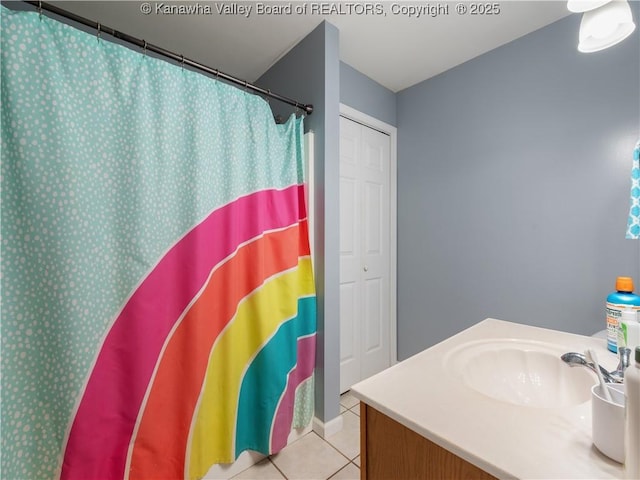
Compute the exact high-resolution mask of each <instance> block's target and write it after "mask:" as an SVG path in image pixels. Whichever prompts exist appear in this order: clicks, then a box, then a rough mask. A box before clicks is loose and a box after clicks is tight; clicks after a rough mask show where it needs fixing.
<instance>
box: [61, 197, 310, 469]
mask: <svg viewBox="0 0 640 480" xmlns="http://www.w3.org/2000/svg"><path fill="white" fill-rule="evenodd" d="M238 218H243V219H247V221H245V222H238V221H237V220H236V219H238ZM220 232H228V233H227V235H226V236H225V237H224V239H222V241H220V238H219V237H220ZM307 238H308V237H307V222H306V216H305V215H304V191H303V188H302V187H300V186H297V185H294V186H292V187H290V188H287V189H285V190H267V191H260V192H255V193H253V194H251V195H248V196H246V197H243V198H241V199H238V200H236V201H234V202H232V203H230V204H228V205H225V206H224V207H222V208H220V209H218V210H216V211H214V212H213V213H211V215H209V216H208V217H207V218H206V219H205V220H204V221H203V222H202V223H200V224H199V225H197V226H196V227H195V228H194V229H192V230H191V231H190V232H189V233H188V234H187V235H185V236H184V238H182V239H181V240H180V241H179V242H178V243H176V244H175V245H174V246H173V247H172V248H171V249H170V250H169V251H168V252H167V254H166V255H165V256H164V257H163V258H162V259H161V260H160V262H159V263H158V264H157V265H156V266H155V268H154V269H153V270H152V271H151V273H150V274H149V275H148V276H147V277H146V278H145V279H144V280H143V281H142V283H141V285H140V286H139V287H138V289H137V290H136V291H135V292H134V294H133V295H132V296H131V298H130V299H129V301H128V302H127V303H126V305H125V307H124V309H123V310H122V312H121V313H120V314H119V315H118V317H117V319H116V320H115V322H114V324H113V325H112V327H111V329H110V331H109V333H108V334H107V336H106V338H105V341H104V343H103V345H102V348H101V351H100V353H99V355H98V357H97V360H96V363H95V366H94V367H93V370H92V372H91V376H90V378H89V381H88V383H87V386H86V388H85V391H84V394H83V396H82V401H81V403H80V405H79V407H78V410H77V413H76V415H75V418H74V421H73V425H72V427H71V431H70V433H69V437H68V440H67V446H66V450H65V454H64V461H63V465H62V474H61V478H63V479H78V480H82V479H87V478H126V477H128V478H131V479H133V478H139V479H148V478H180V477H181V476H182V475H183V474H185V477H188V478H201V477H202V476H204V475H205V474H206V472H207V471H208V469H209V467H211V465H213V464H215V463H229V462H232V461H233V460H234V459H235V458H236V457H237V454H238V453H239V452H242V451H244V450H247V449H252V450H256V451H259V452H263V453H265V454H269V453H273V452H277V451H278V450H280V449H282V448H283V447H284V446H285V445H286V443H287V437H288V434H289V431H290V430H291V423H292V413H293V400H294V396H295V391H296V388H297V387H298V386H299V385H300V383H301V382H302V381H304V380H306V379H308V378H309V377H310V376H311V374H312V373H313V364H314V357H313V355H314V349H315V313H316V312H315V296H314V285H313V276H312V272H311V261H310V258H309V243H308V241H306V239H307ZM238 272H246V274H244V275H239V274H238ZM292 343H293V344H294V345H295V344H296V343H297V346H298V348H297V349H291V348H290V347H291V344H292ZM113 385H121V386H127V391H126V392H122V391H118V390H117V389H112V388H111V387H112V386H113ZM175 389H179V392H180V394H179V395H175V394H172V391H173V390H175ZM124 400H126V401H124ZM168 412H170V413H169V414H168ZM176 415H177V416H178V417H179V418H176ZM114 419H118V421H116V422H114ZM105 451H107V452H110V455H109V461H108V462H107V463H104V464H103V462H101V459H102V458H103V457H104V452H105Z"/></svg>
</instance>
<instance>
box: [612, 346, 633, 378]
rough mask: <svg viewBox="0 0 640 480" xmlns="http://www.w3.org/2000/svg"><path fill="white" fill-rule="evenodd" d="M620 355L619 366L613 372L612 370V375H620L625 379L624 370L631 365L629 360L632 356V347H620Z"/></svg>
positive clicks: (619, 376)
mask: <svg viewBox="0 0 640 480" xmlns="http://www.w3.org/2000/svg"><path fill="white" fill-rule="evenodd" d="M618 356H619V357H620V361H619V362H618V366H617V367H616V369H615V370H614V371H613V372H611V375H613V376H615V377H618V378H620V379H623V378H624V371H625V370H626V369H627V367H628V366H629V362H630V358H631V349H630V348H627V347H619V348H618Z"/></svg>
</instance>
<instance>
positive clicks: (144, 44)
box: [142, 40, 147, 55]
mask: <svg viewBox="0 0 640 480" xmlns="http://www.w3.org/2000/svg"><path fill="white" fill-rule="evenodd" d="M142 42H143V46H142V54H143V55H146V54H147V41H146V40H142Z"/></svg>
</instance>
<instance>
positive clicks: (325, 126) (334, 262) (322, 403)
mask: <svg viewBox="0 0 640 480" xmlns="http://www.w3.org/2000/svg"><path fill="white" fill-rule="evenodd" d="M338 42H339V36H338V30H337V29H336V28H335V27H334V26H333V25H331V24H329V23H326V22H323V23H322V24H320V25H319V26H318V27H317V28H316V29H315V30H314V31H313V32H311V33H310V34H309V35H308V36H307V37H305V38H304V39H303V40H302V41H301V42H300V43H298V44H297V45H296V46H295V47H294V48H293V49H292V50H291V51H290V52H289V53H288V54H287V55H285V56H284V57H283V58H282V59H280V60H279V61H278V62H277V63H276V64H275V65H274V66H273V67H271V68H270V69H269V70H268V71H267V72H266V73H265V74H264V75H263V76H262V77H260V79H258V81H257V82H256V83H257V84H258V85H260V86H262V87H264V88H270V89H271V90H273V91H274V92H282V93H283V94H285V95H287V96H288V97H291V98H295V99H298V100H299V101H303V102H305V103H312V104H313V106H314V111H313V114H312V115H310V116H308V117H307V118H306V120H305V129H306V130H312V131H313V132H314V134H315V145H314V148H315V151H314V160H315V171H314V174H315V179H316V184H315V187H316V198H315V201H316V209H315V212H314V214H315V224H316V229H315V232H314V241H315V249H316V252H315V262H314V269H315V275H316V288H317V295H318V343H317V354H316V370H315V374H316V379H315V403H316V411H315V415H316V417H318V418H319V419H320V420H322V421H325V422H326V421H329V420H331V419H333V418H335V417H337V416H338V415H339V413H340V411H339V403H338V402H339V396H340V392H339V389H340V384H339V378H340V338H339V334H340V330H339V328H340V324H339V280H340V277H339V237H338V233H339V232H338V228H339V217H338V211H339V210H338V207H339V205H338V192H339V190H338V183H339V163H338V155H339V124H338V115H339V107H340V96H339V82H340V78H339V77H340V72H339V69H340V60H339V44H338ZM271 106H272V108H273V110H274V113H275V114H280V115H283V116H285V117H287V116H288V115H290V114H291V112H292V111H293V109H291V108H289V107H288V106H287V105H285V104H281V103H279V102H274V101H272V102H271Z"/></svg>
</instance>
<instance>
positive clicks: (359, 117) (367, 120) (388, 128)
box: [340, 103, 398, 366]
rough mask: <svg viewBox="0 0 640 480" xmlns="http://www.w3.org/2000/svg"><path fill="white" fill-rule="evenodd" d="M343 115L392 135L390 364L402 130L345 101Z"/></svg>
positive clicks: (394, 346) (393, 358)
mask: <svg viewBox="0 0 640 480" xmlns="http://www.w3.org/2000/svg"><path fill="white" fill-rule="evenodd" d="M340 116H341V117H344V118H347V119H349V120H352V121H354V122H356V123H359V124H361V125H364V126H365V127H369V128H372V129H373V130H377V131H379V132H382V133H384V134H386V135H389V148H390V152H389V277H390V278H389V357H390V358H389V366H393V365H395V364H396V363H398V318H397V312H398V309H397V287H396V286H397V259H398V244H397V237H398V218H397V217H398V206H397V205H398V192H397V190H398V163H397V159H398V129H397V128H396V127H394V126H393V125H389V124H388V123H385V122H383V121H381V120H378V119H377V118H374V117H372V116H370V115H367V114H366V113H362V112H360V111H359V110H356V109H355V108H352V107H349V106H348V105H345V104H343V103H341V104H340Z"/></svg>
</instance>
